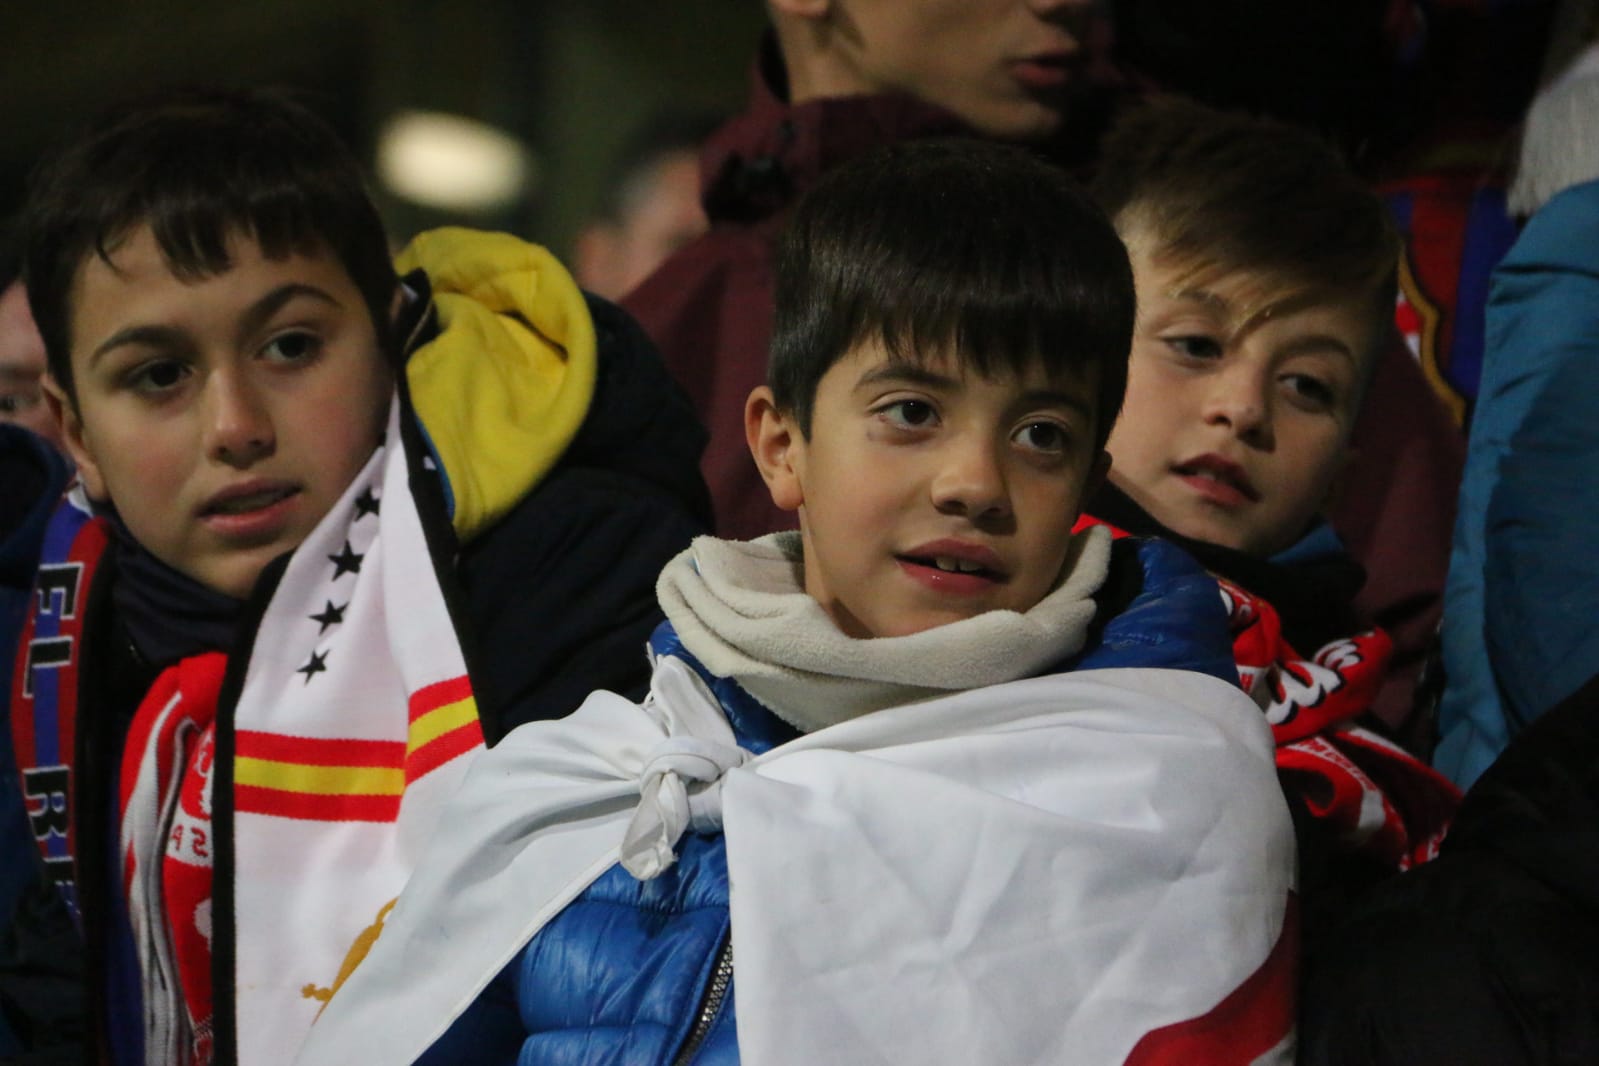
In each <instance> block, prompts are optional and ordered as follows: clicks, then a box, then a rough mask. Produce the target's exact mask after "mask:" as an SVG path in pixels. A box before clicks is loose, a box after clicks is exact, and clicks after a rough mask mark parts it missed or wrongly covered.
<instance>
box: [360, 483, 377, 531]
mask: <svg viewBox="0 0 1599 1066" xmlns="http://www.w3.org/2000/svg"><path fill="white" fill-rule="evenodd" d="M377 513H378V498H377V495H376V494H375V493H373V491H372V489H371V488H370V487H368V488H367V490H366V491H365V492H363V493H361V495H359V496H357V497H356V498H355V520H356V521H357V522H359V521H360V520H361V519H363V518H365V517H366V516H367V515H369V514H377Z"/></svg>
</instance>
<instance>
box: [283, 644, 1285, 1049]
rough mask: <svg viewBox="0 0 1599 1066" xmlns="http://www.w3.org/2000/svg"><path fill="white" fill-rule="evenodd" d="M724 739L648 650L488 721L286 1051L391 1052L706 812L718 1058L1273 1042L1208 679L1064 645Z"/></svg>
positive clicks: (1255, 722)
mask: <svg viewBox="0 0 1599 1066" xmlns="http://www.w3.org/2000/svg"><path fill="white" fill-rule="evenodd" d="M732 742H733V738H732V734H731V732H730V730H729V727H728V725H727V723H726V721H725V719H724V718H723V717H722V715H721V712H720V710H719V709H718V708H717V707H716V705H715V702H714V698H713V697H712V696H711V694H710V693H709V692H708V691H707V690H706V689H705V687H704V686H703V684H701V682H700V681H699V679H698V677H697V676H696V675H694V673H693V672H692V670H691V669H690V668H689V667H688V666H687V665H685V664H684V663H682V662H681V661H680V660H677V659H672V658H663V659H661V660H660V661H659V662H658V663H657V666H656V674H655V680H654V683H653V686H652V693H651V696H650V698H649V699H648V700H647V701H646V702H645V704H644V705H643V706H642V707H641V706H639V705H635V704H632V703H629V702H628V701H625V700H623V699H621V698H620V697H617V696H614V695H611V694H608V693H598V694H596V695H594V696H593V697H591V698H590V699H589V701H588V702H587V703H585V704H584V705H583V707H581V708H580V709H579V710H578V711H577V712H576V713H575V714H574V715H572V716H571V717H570V718H568V719H565V720H563V721H558V722H542V723H537V724H534V725H532V726H527V727H524V728H522V729H519V730H517V731H515V732H514V733H512V734H511V735H510V736H509V737H507V738H506V740H505V741H504V742H502V743H501V744H500V745H499V746H498V747H496V748H495V749H493V750H492V751H490V752H488V753H486V754H485V755H484V756H483V757H482V758H481V759H480V760H479V761H478V763H477V765H476V766H474V768H473V769H472V771H471V772H470V773H469V774H468V777H467V781H466V783H465V784H464V785H463V787H462V789H461V791H460V793H458V795H457V796H456V798H455V800H453V801H452V803H451V805H450V807H449V810H448V812H447V814H446V818H447V819H448V824H449V825H450V831H449V832H447V833H441V834H440V835H439V836H438V838H437V839H436V840H435V845H434V848H433V850H432V851H431V852H430V853H429V855H428V857H427V858H426V859H425V860H424V863H423V865H422V867H421V868H420V869H419V871H418V872H417V874H416V876H415V877H414V878H413V880H412V882H411V884H410V886H409V887H408V888H407V890H406V892H405V894H404V896H402V898H401V901H400V904H399V905H398V907H397V908H396V909H395V911H394V913H393V915H392V916H391V918H390V919H389V922H388V924H387V926H386V928H385V930H384V932H383V935H382V937H381V939H380V940H379V941H378V943H377V945H376V946H375V947H374V949H373V951H372V952H371V953H370V954H369V955H368V956H367V959H366V961H365V962H364V963H363V964H362V965H361V967H360V968H359V969H358V970H357V971H356V972H355V974H354V975H353V976H352V977H351V979H350V980H349V981H348V982H347V983H346V985H345V986H344V987H343V989H342V990H341V991H340V992H339V994H338V995H337V996H336V997H335V998H334V999H333V1001H332V1002H331V1003H330V1004H329V1006H328V1008H327V1011H326V1012H325V1013H324V1015H323V1017H322V1018H321V1020H320V1021H319V1022H318V1024H317V1025H316V1027H315V1028H314V1029H313V1030H312V1033H311V1036H310V1037H309V1038H308V1040H307V1042H306V1045H305V1047H304V1049H303V1053H302V1055H301V1058H300V1059H299V1060H298V1061H299V1062H301V1063H302V1064H304V1066H347V1064H348V1063H350V1062H355V1061H360V1062H374V1063H406V1062H410V1061H412V1060H413V1059H414V1058H415V1057H416V1056H417V1055H419V1054H421V1053H422V1052H423V1051H424V1050H426V1048H427V1047H429V1046H430V1045H431V1044H432V1042H433V1041H434V1040H436V1039H437V1038H438V1037H439V1036H440V1035H441V1034H442V1033H443V1032H444V1031H445V1029H447V1028H448V1026H449V1024H450V1022H451V1021H452V1020H453V1019H454V1018H455V1017H457V1016H459V1014H460V1013H461V1012H462V1011H464V1010H465V1009H466V1008H467V1007H468V1006H469V1005H470V1004H471V1002H472V1001H473V999H474V998H475V997H476V995H477V994H478V992H479V991H481V990H482V989H483V988H484V987H485V986H486V985H487V984H488V983H489V981H490V980H492V979H493V977H494V976H495V975H496V974H497V973H498V972H499V971H500V969H501V968H502V967H503V966H504V965H505V963H507V962H508V961H509V960H510V959H511V958H512V957H514V955H515V954H516V953H517V951H518V950H520V948H521V946H522V945H524V944H525V943H526V942H527V940H528V939H529V938H530V937H531V936H532V935H533V934H534V933H535V932H537V930H538V929H539V928H541V927H542V926H543V925H544V924H545V923H546V922H547V921H548V920H549V919H550V918H551V917H552V916H553V915H554V914H556V913H558V912H559V911H560V909H561V908H562V907H564V906H565V905H566V904H567V903H568V902H569V901H570V900H571V899H572V898H574V897H575V896H576V895H577V894H578V893H580V892H581V891H582V890H583V889H584V888H585V887H586V886H587V885H588V884H590V883H591V882H592V881H593V880H594V879H595V878H596V877H598V876H599V874H600V873H602V872H603V871H604V870H605V869H607V868H608V867H609V866H610V865H611V864H612V863H614V862H616V861H617V860H618V857H619V855H621V854H622V850H623V849H622V847H621V845H622V842H623V840H624V837H625V838H626V839H627V841H628V845H627V849H626V852H627V865H628V868H629V869H634V870H637V869H641V868H645V867H649V866H650V863H651V854H652V852H651V848H650V842H651V837H652V835H657V834H658V835H660V838H661V840H664V841H667V842H671V841H674V840H675V836H676V834H678V833H680V832H682V831H683V829H684V827H685V826H686V825H687V824H690V823H692V824H693V825H695V826H702V825H705V824H708V823H712V822H715V821H717V820H718V819H719V820H720V821H721V823H722V824H723V826H724V829H725V832H726V837H727V857H728V872H729V877H730V882H731V884H732V886H733V893H732V926H733V958H734V959H735V960H736V972H735V978H734V980H735V984H736V996H737V1003H738V1043H739V1050H740V1055H741V1058H742V1060H743V1061H744V1062H746V1063H756V1064H759V1063H796V1064H799V1063H805V1064H814V1063H819V1062H849V1063H873V1062H884V1063H890V1062H892V1063H904V1062H983V1063H1035V1062H1036V1063H1061V1062H1071V1063H1122V1062H1130V1063H1137V1064H1150V1063H1184V1064H1195V1063H1198V1064H1202V1066H1203V1064H1221V1063H1238V1064H1244V1063H1249V1062H1255V1061H1260V1062H1288V1061H1291V1055H1292V1015H1293V982H1294V973H1293V954H1294V952H1293V946H1294V945H1293V932H1292V926H1293V920H1292V910H1293V907H1292V899H1291V893H1292V890H1293V884H1292V879H1293V869H1294V844H1293V831H1292V826H1291V825H1290V822H1289V818H1288V812H1287V809H1286V807H1285V805H1284V803H1283V800H1282V797H1281V793H1280V790H1279V788H1278V785H1277V779H1276V774H1275V771H1274V767H1273V760H1272V741H1271V736H1270V732H1269V730H1268V729H1267V727H1266V724H1265V722H1264V721H1263V720H1262V718H1261V715H1260V712H1259V709H1258V708H1257V707H1256V706H1255V705H1254V704H1253V703H1252V702H1251V701H1250V700H1249V699H1248V698H1247V697H1246V696H1244V695H1243V693H1242V692H1240V691H1239V690H1238V689H1236V688H1234V687H1232V686H1229V685H1227V684H1225V683H1223V682H1221V681H1218V680H1216V679H1214V678H1210V677H1208V676H1204V675H1200V674H1195V673H1189V672H1181V671H1164V670H1100V671H1086V672H1082V673H1078V674H1063V675H1056V676H1051V677H1044V678H1035V679H1031V680H1026V681H1017V682H1012V683H1009V684H1004V685H995V686H990V687H986V688H982V689H976V690H973V691H970V692H966V693H961V694H958V695H954V696H949V697H945V698H940V699H935V700H930V701H927V702H922V703H917V704H914V705H909V706H905V707H897V708H891V709H889V710H885V711H880V712H875V713H873V714H868V715H864V716H862V717H860V718H857V719H854V720H851V721H848V722H845V723H842V724H840V725H836V726H832V727H829V728H826V729H823V730H819V731H817V732H814V733H811V734H808V735H807V736H804V737H802V738H800V739H798V740H796V741H793V742H791V743H789V744H786V745H783V746H781V747H778V748H775V749H773V750H771V751H770V752H767V753H766V754H765V755H762V756H759V757H751V758H747V760H746V759H745V758H741V757H740V756H739V754H738V753H737V751H736V749H732V748H731V745H732ZM713 764H714V767H715V768H714V769H711V770H709V771H707V769H706V767H707V766H710V765H713ZM663 768H665V769H664V771H663ZM674 768H676V769H674ZM679 771H681V772H679ZM673 777H677V778H679V780H677V781H675V782H674V781H672V780H670V779H671V778H673ZM707 778H711V779H713V780H709V781H707V780H706V779H707ZM641 791H643V793H644V795H645V798H646V802H643V803H641V801H640V794H641ZM557 827H559V830H558V831H557Z"/></svg>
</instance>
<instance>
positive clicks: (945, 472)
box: [932, 443, 1010, 521]
mask: <svg viewBox="0 0 1599 1066" xmlns="http://www.w3.org/2000/svg"><path fill="white" fill-rule="evenodd" d="M932 495H933V505H934V506H935V507H937V508H938V509H939V510H940V511H942V512H944V513H945V514H959V515H965V516H966V517H967V518H969V519H972V520H974V521H975V520H977V519H979V518H984V517H989V518H992V517H996V516H1002V515H1005V514H1007V513H1009V511H1010V493H1009V491H1008V489H1007V486H1006V484H1005V472H1004V470H1003V469H1002V467H1001V465H1000V460H999V457H998V456H997V455H995V454H994V449H993V447H991V446H990V445H988V444H986V443H982V444H978V443H971V444H964V445H956V446H952V447H950V448H948V449H947V450H946V451H945V454H944V456H943V461H942V462H941V463H940V465H939V468H938V472H937V474H936V476H935V477H934V478H933V485H932Z"/></svg>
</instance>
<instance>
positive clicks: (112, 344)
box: [89, 281, 344, 367]
mask: <svg viewBox="0 0 1599 1066" xmlns="http://www.w3.org/2000/svg"><path fill="white" fill-rule="evenodd" d="M298 296H309V297H312V298H313V299H316V300H321V301H322V302H324V303H328V304H331V305H333V306H334V307H342V306H344V305H343V304H341V303H340V302H339V301H338V300H336V299H334V297H332V296H331V295H329V294H328V293H327V292H325V291H323V290H322V289H319V288H317V287H316V286H315V285H307V284H305V283H304V282H297V281H291V282H287V283H285V284H283V285H279V286H278V287H277V288H275V289H273V290H272V291H271V292H269V293H267V294H266V295H265V296H263V297H261V298H260V299H259V300H257V301H256V302H255V303H253V304H251V305H250V306H249V307H248V308H246V309H245V311H244V314H243V315H242V316H241V317H240V319H239V328H238V330H237V331H236V332H237V335H238V337H239V338H241V339H242V338H244V337H247V336H248V335H249V334H251V333H254V332H255V331H257V330H259V329H260V328H261V327H262V326H263V325H265V324H266V323H267V321H268V320H269V319H271V317H272V316H273V315H275V314H277V313H278V312H279V311H281V310H282V309H283V306H284V305H285V304H287V303H288V302H289V301H290V300H293V299H294V298H296V297H298ZM183 335H184V334H183V331H182V330H179V329H173V328H172V327H170V326H142V325H141V326H127V327H124V328H123V329H119V330H117V331H116V332H115V333H113V334H111V336H109V337H107V338H106V339H105V340H103V341H101V342H100V344H99V346H98V347H96V348H95V349H94V351H92V352H90V353H89V366H91V367H92V366H94V364H95V362H96V361H97V360H98V359H99V358H100V357H101V356H103V355H105V353H107V352H109V351H111V350H112V349H114V348H120V347H122V346H123V345H127V344H146V345H149V346H151V347H161V346H164V345H172V344H174V343H177V342H180V341H181V340H182V338H183Z"/></svg>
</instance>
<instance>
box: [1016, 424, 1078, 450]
mask: <svg viewBox="0 0 1599 1066" xmlns="http://www.w3.org/2000/svg"><path fill="white" fill-rule="evenodd" d="M1015 440H1016V441H1017V442H1018V443H1020V444H1023V445H1026V446H1027V447H1029V448H1032V449H1033V450H1035V451H1040V452H1061V451H1065V450H1066V431H1065V430H1064V429H1062V428H1061V427H1060V426H1058V425H1056V424H1055V423H1054V422H1029V423H1028V424H1027V425H1025V426H1023V427H1022V428H1021V429H1020V430H1018V431H1017V432H1016V436H1015Z"/></svg>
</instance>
